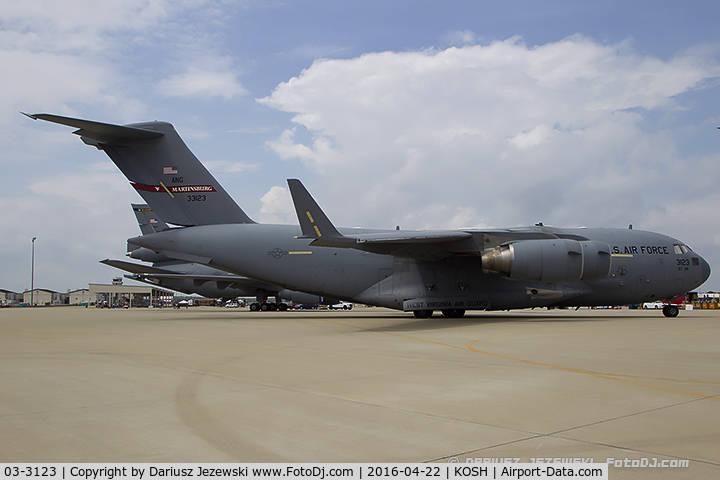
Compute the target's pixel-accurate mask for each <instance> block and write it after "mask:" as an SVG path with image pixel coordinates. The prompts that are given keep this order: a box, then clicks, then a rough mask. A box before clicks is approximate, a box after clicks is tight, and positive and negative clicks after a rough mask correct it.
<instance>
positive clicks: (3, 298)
mask: <svg viewBox="0 0 720 480" xmlns="http://www.w3.org/2000/svg"><path fill="white" fill-rule="evenodd" d="M22 297H23V296H22V293H17V292H12V291H10V290H3V289H0V306H3V307H10V306H17V305H18V304H20V302H22Z"/></svg>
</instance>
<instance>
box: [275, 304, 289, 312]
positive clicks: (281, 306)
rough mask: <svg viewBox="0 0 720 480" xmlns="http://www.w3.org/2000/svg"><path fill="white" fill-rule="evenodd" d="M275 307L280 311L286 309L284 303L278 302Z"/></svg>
mask: <svg viewBox="0 0 720 480" xmlns="http://www.w3.org/2000/svg"><path fill="white" fill-rule="evenodd" d="M277 308H278V310H280V311H281V312H284V311H285V310H287V309H288V306H287V305H285V304H284V303H278V307H277Z"/></svg>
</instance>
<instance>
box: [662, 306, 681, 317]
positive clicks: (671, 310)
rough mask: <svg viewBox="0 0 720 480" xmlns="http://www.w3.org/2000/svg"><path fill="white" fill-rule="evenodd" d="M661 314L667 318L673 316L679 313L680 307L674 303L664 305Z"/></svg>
mask: <svg viewBox="0 0 720 480" xmlns="http://www.w3.org/2000/svg"><path fill="white" fill-rule="evenodd" d="M662 312H663V315H665V316H666V317H669V318H675V317H677V316H678V314H679V313H680V309H679V308H678V307H676V306H675V305H665V306H664V307H663V309H662Z"/></svg>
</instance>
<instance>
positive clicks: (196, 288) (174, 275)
mask: <svg viewBox="0 0 720 480" xmlns="http://www.w3.org/2000/svg"><path fill="white" fill-rule="evenodd" d="M132 209H133V212H134V213H135V216H136V218H137V220H138V225H139V227H140V231H141V232H142V234H143V235H149V234H153V233H158V232H163V231H165V230H169V229H170V227H169V226H168V225H167V223H165V222H164V221H163V220H162V219H161V218H159V216H158V215H157V214H156V213H155V212H154V211H153V209H152V208H150V206H149V205H139V204H132ZM127 255H128V257H130V258H134V259H136V260H141V261H143V262H151V263H152V266H149V265H146V264H140V263H134V262H128V261H125V260H110V259H105V260H101V261H100V263H103V264H105V265H109V266H111V267H115V268H118V269H120V270H124V271H126V272H129V273H130V275H125V276H126V277H127V278H129V279H131V280H136V281H139V282H144V283H149V284H152V285H160V286H162V287H165V288H169V289H172V290H176V291H178V292H184V293H197V294H200V295H202V296H204V297H208V298H221V299H226V300H233V299H235V298H237V297H256V299H257V301H256V302H253V303H251V304H250V310H251V311H269V310H281V311H282V310H287V308H288V305H287V304H286V303H283V300H287V301H289V302H291V303H300V304H325V305H335V304H337V303H339V302H338V301H337V300H333V299H329V298H324V297H318V296H316V295H310V294H307V293H302V292H296V291H290V290H287V289H284V288H282V287H278V286H277V285H272V284H269V283H266V282H260V281H258V280H254V279H252V278H248V277H245V276H241V275H235V274H231V273H228V272H223V271H221V270H217V269H215V268H212V267H208V266H207V265H202V264H198V263H194V262H188V261H186V260H178V259H174V258H169V257H168V256H167V255H165V254H163V253H156V252H153V251H152V250H148V249H146V248H141V247H137V246H134V245H128V253H127ZM270 297H274V298H275V301H274V302H271V301H269V298H270Z"/></svg>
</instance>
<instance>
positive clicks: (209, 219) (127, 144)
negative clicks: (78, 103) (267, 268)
mask: <svg viewBox="0 0 720 480" xmlns="http://www.w3.org/2000/svg"><path fill="white" fill-rule="evenodd" d="M28 116H29V117H30V118H33V119H39V120H46V121H48V122H53V123H59V124H61V125H68V126H72V127H76V128H78V129H79V130H76V131H75V132H73V133H75V134H77V135H80V136H81V137H82V140H83V142H85V143H86V144H88V145H92V146H94V147H97V148H98V149H100V150H103V151H104V152H105V153H106V154H107V155H108V156H109V157H110V159H111V160H112V161H113V162H114V163H115V165H117V167H118V168H119V169H120V171H121V172H122V173H123V174H124V175H125V177H127V179H128V180H129V181H130V182H131V184H132V186H133V187H134V188H135V190H136V191H137V192H138V193H139V194H140V196H141V197H142V198H143V199H144V200H145V202H147V204H148V205H149V206H150V207H151V208H152V209H153V210H154V211H155V212H156V213H157V215H159V216H160V218H162V219H164V220H165V221H166V222H167V223H170V224H174V225H182V226H191V225H213V224H221V223H255V222H253V221H252V220H251V219H250V217H248V216H247V214H246V213H245V212H244V211H243V210H242V209H241V208H240V207H239V206H238V204H237V203H235V201H234V200H233V199H232V198H231V197H230V195H228V193H227V192H226V191H225V189H223V188H222V186H221V185H220V184H219V183H218V181H217V180H215V178H214V177H213V176H212V175H211V174H210V172H209V171H208V170H207V169H206V168H205V166H204V165H203V164H202V163H200V161H199V160H198V159H197V157H195V155H194V154H193V153H192V152H191V151H190V149H189V148H188V147H187V145H185V142H183V140H182V138H180V135H178V133H177V132H176V131H175V128H174V127H173V126H172V125H171V124H169V123H166V122H146V123H136V124H132V125H124V126H121V125H112V124H107V123H100V122H92V121H89V120H81V119H77V118H69V117H60V116H57V115H48V114H35V115H28Z"/></svg>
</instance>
